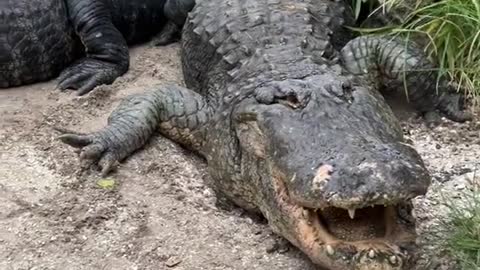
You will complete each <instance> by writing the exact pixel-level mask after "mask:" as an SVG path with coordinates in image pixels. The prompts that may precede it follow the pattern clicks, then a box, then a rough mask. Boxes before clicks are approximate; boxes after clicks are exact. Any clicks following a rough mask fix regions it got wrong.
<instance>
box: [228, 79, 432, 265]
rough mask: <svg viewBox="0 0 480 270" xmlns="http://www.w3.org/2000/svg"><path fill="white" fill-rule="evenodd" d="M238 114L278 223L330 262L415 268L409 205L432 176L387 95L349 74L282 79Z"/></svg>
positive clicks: (250, 162) (248, 162)
mask: <svg viewBox="0 0 480 270" xmlns="http://www.w3.org/2000/svg"><path fill="white" fill-rule="evenodd" d="M233 119H234V121H235V122H234V123H235V125H234V126H235V129H236V134H237V137H238V140H239V142H240V148H241V151H242V171H243V174H244V177H248V178H249V179H252V183H253V184H252V186H253V188H255V189H256V190H255V192H254V193H256V194H257V195H258V196H257V198H256V202H255V203H256V205H257V206H258V207H259V208H260V210H261V211H262V213H263V214H264V215H265V217H266V218H267V219H268V221H269V223H270V225H271V227H272V228H273V230H274V231H276V232H277V233H278V234H280V235H282V236H284V237H285V238H287V239H288V240H289V241H290V242H292V243H293V244H294V245H296V246H297V247H299V248H300V249H301V250H302V251H303V252H305V253H306V254H307V255H308V256H309V257H310V258H311V259H312V261H314V262H315V263H317V264H319V265H321V266H323V267H326V268H328V269H336V270H341V269H370V270H371V269H403V268H404V267H405V265H406V263H407V261H408V258H409V249H410V248H411V247H412V246H414V245H413V243H414V239H415V234H414V224H412V223H411V222H408V218H407V219H405V214H404V212H405V211H403V210H404V205H406V204H408V202H409V201H410V200H411V199H412V198H413V197H416V196H417V195H420V194H424V193H425V192H426V190H427V187H428V185H429V183H430V176H429V174H428V171H427V169H426V168H425V166H424V164H423V161H422V159H421V158H420V156H419V154H418V153H417V152H416V151H415V150H414V149H413V148H412V147H411V146H410V145H408V144H406V143H405V142H404V140H403V137H402V131H401V128H400V127H399V125H398V120H397V119H396V118H395V116H394V115H393V113H392V111H391V109H390V107H389V106H388V104H386V102H385V101H384V99H383V97H382V96H381V95H379V94H378V93H376V92H374V91H372V90H369V89H367V88H364V87H360V86H355V85H353V84H352V83H351V82H349V79H348V78H344V77H341V78H340V77H339V76H329V75H321V76H313V77H309V78H307V79H302V80H285V81H282V82H272V83H269V84H267V85H264V86H262V87H261V88H258V89H257V90H256V92H255V95H254V97H252V98H249V99H245V100H243V101H242V102H241V103H240V104H239V105H238V106H237V107H236V110H235V111H234V117H233ZM246 168H248V170H247V169H246ZM408 215H410V214H409V213H407V214H406V216H407V217H408Z"/></svg>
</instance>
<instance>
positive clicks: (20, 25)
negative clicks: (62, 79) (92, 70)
mask: <svg viewBox="0 0 480 270" xmlns="http://www.w3.org/2000/svg"><path fill="white" fill-rule="evenodd" d="M74 44H75V42H74V31H73V28H72V27H71V25H70V23H69V21H68V16H67V10H66V7H65V4H64V1H63V0H2V1H1V3H0V87H11V86H18V85H21V84H28V83H33V82H36V81H42V80H46V79H49V78H51V77H52V76H55V75H56V74H58V73H59V72H60V71H61V70H62V69H63V68H65V66H66V65H67V64H68V63H70V62H71V61H72V59H73V57H74V56H75V55H74V51H75V48H74Z"/></svg>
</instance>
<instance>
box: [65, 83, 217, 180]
mask: <svg viewBox="0 0 480 270" xmlns="http://www.w3.org/2000/svg"><path fill="white" fill-rule="evenodd" d="M211 112H212V110H211V108H210V107H209V106H208V104H207V103H206V101H205V100H204V99H203V97H202V96H200V95H199V94H197V93H195V92H193V91H190V90H188V89H186V88H183V87H179V86H173V85H171V86H155V87H154V89H153V91H151V92H148V93H144V94H139V95H132V96H129V97H127V98H125V99H124V100H123V101H122V102H121V103H120V105H119V106H118V107H117V108H116V109H115V110H114V111H113V112H112V114H111V115H110V117H109V118H108V125H107V126H106V127H104V128H103V129H101V130H100V131H97V132H93V133H90V134H80V133H74V132H69V131H65V130H63V131H62V130H60V131H62V132H64V133H66V134H63V135H61V136H60V137H59V139H60V140H61V141H63V142H64V143H66V144H69V145H71V146H73V147H77V148H81V149H82V151H81V154H80V159H81V160H85V159H87V160H95V161H97V162H98V164H99V165H100V167H102V175H103V176H105V175H106V174H107V173H108V172H109V171H110V170H111V169H112V167H113V165H114V164H115V163H116V162H117V161H121V160H123V159H124V158H126V157H128V156H129V155H130V154H131V153H132V152H134V151H135V150H137V149H139V148H141V147H142V146H143V145H145V143H146V142H147V141H148V139H149V138H150V137H151V135H152V134H153V133H154V131H155V130H156V129H157V128H159V131H160V132H161V133H162V134H164V135H165V136H167V137H168V138H170V139H172V140H174V141H176V142H178V143H180V144H182V145H184V146H186V147H188V148H190V149H192V150H198V149H199V147H200V142H199V139H200V138H201V136H203V132H201V130H202V127H204V125H205V123H206V122H207V120H208V118H209V117H210V116H211Z"/></svg>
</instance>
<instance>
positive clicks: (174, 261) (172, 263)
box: [165, 256, 182, 267]
mask: <svg viewBox="0 0 480 270" xmlns="http://www.w3.org/2000/svg"><path fill="white" fill-rule="evenodd" d="M181 262H182V260H181V259H180V258H179V257H177V256H172V257H170V258H168V260H167V261H166V262H165V265H166V266H167V267H174V266H176V265H179V264H180V263H181Z"/></svg>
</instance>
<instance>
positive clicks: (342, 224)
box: [272, 179, 415, 270]
mask: <svg viewBox="0 0 480 270" xmlns="http://www.w3.org/2000/svg"><path fill="white" fill-rule="evenodd" d="M273 181H274V183H273V184H274V185H273V186H274V190H275V198H276V200H277V202H276V203H277V206H278V207H279V208H280V211H281V214H282V215H283V216H284V218H283V220H288V221H289V222H287V223H288V225H287V226H285V225H284V224H283V225H280V226H278V227H277V228H276V231H277V232H279V233H280V234H282V235H283V236H284V237H286V238H287V239H288V240H289V241H290V242H292V243H293V244H294V245H295V246H297V247H298V248H300V249H301V250H302V251H303V252H304V253H306V255H307V256H308V257H310V259H311V260H312V261H313V262H314V263H316V264H319V265H321V266H323V267H325V268H326V269H335V270H343V269H358V270H360V269H373V270H375V269H379V270H380V269H383V270H385V269H404V267H405V264H406V261H407V260H408V259H409V255H410V254H408V253H407V252H406V250H405V249H404V247H408V248H411V247H412V246H413V245H414V241H415V234H414V233H413V231H412V230H411V228H408V227H407V226H405V225H404V224H402V223H400V222H399V220H398V218H397V206H394V205H390V206H384V205H376V206H374V207H367V208H361V209H357V210H356V213H355V215H354V216H353V218H352V217H351V216H352V213H351V212H350V213H349V212H348V211H347V210H345V209H341V208H335V207H329V208H324V209H310V208H306V207H302V206H301V205H299V204H298V203H295V202H293V201H292V199H291V198H290V197H289V196H288V191H287V189H286V186H285V184H284V183H283V181H281V180H279V179H273ZM272 225H273V227H276V225H275V224H272Z"/></svg>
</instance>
